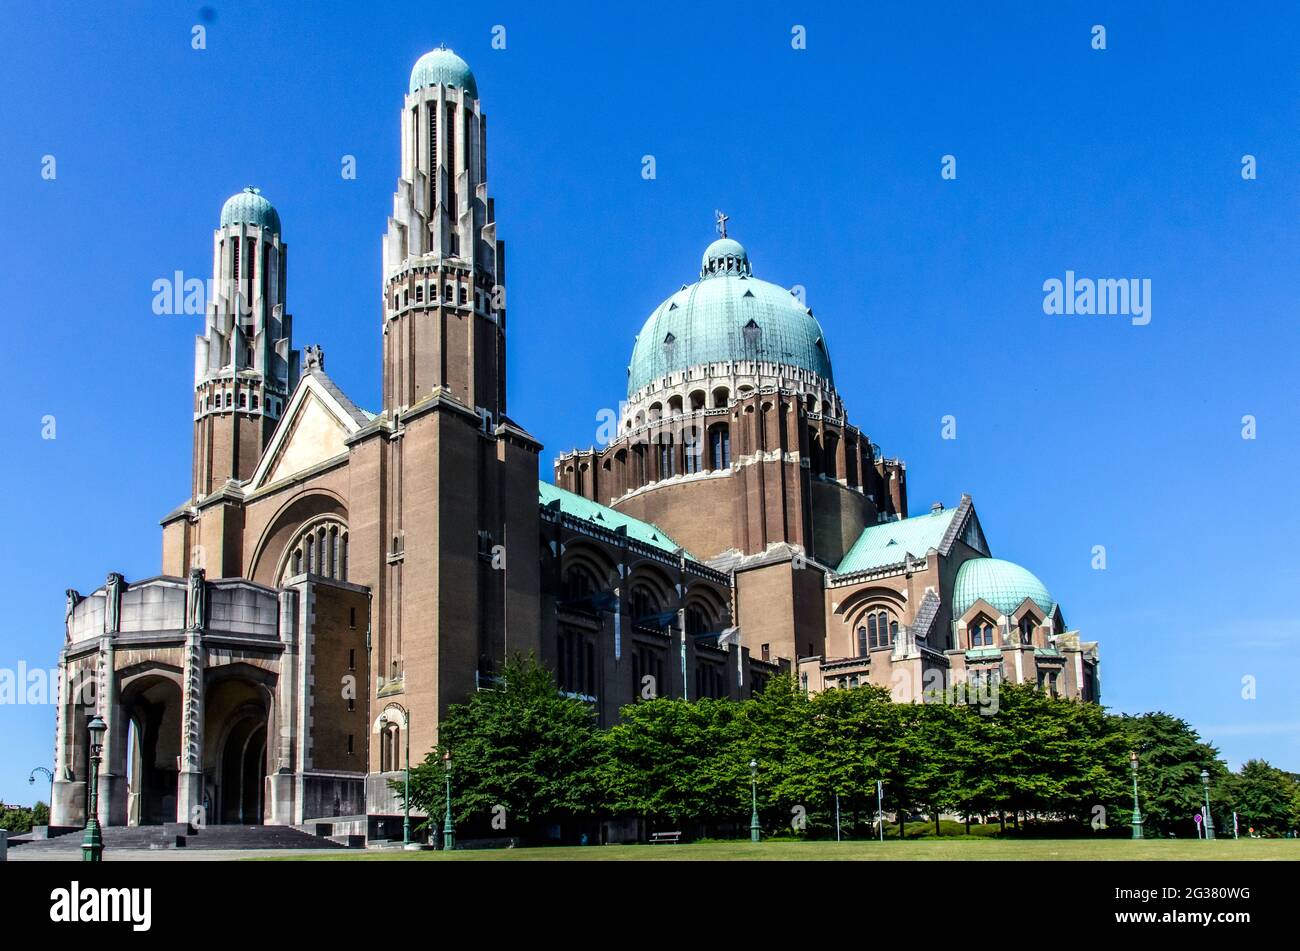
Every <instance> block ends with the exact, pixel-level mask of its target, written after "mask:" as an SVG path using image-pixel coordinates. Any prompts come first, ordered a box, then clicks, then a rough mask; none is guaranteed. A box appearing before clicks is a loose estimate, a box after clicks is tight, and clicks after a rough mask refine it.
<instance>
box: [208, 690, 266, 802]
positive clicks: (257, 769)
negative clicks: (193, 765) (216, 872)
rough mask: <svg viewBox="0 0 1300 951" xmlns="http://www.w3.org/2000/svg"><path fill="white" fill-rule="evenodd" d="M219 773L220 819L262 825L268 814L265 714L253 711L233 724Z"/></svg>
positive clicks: (217, 784)
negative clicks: (264, 817)
mask: <svg viewBox="0 0 1300 951" xmlns="http://www.w3.org/2000/svg"><path fill="white" fill-rule="evenodd" d="M220 762H221V766H220V769H219V771H218V773H217V783H216V788H217V803H216V809H217V815H218V821H219V822H222V823H225V824H232V823H233V824H235V825H260V824H261V823H262V817H263V816H264V815H265V811H264V810H265V806H266V799H265V792H264V790H265V788H266V714H265V712H252V711H250V712H249V713H248V714H247V715H245V716H242V717H241V718H240V719H239V720H238V721H237V722H236V723H234V724H233V725H232V726H231V729H230V732H229V733H228V734H227V735H226V741H225V745H224V748H223V749H222V751H221V759H220Z"/></svg>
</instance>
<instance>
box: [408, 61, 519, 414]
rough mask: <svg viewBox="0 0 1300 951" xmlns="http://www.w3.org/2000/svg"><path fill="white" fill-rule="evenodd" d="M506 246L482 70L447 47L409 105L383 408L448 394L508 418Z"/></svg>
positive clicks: (418, 71)
mask: <svg viewBox="0 0 1300 951" xmlns="http://www.w3.org/2000/svg"><path fill="white" fill-rule="evenodd" d="M504 287H505V246H504V244H503V243H502V242H501V241H498V240H497V236H496V215H495V209H494V207H493V202H492V199H491V198H490V197H488V190H487V119H486V117H484V115H483V112H482V109H481V104H480V102H479V98H478V85H477V83H476V82H475V81H474V74H473V73H471V72H470V69H469V66H468V65H467V64H466V63H465V61H464V60H463V59H461V58H460V57H459V56H457V55H456V54H455V53H453V52H452V51H451V50H449V49H446V48H443V47H439V48H438V49H436V50H433V51H432V52H429V53H426V54H425V55H424V56H422V57H420V59H419V61H418V62H417V63H416V64H415V68H414V69H413V70H412V72H411V82H410V91H409V93H408V95H407V97H406V102H405V103H404V105H403V108H402V169H401V175H400V176H399V178H398V181H397V191H396V192H395V193H394V195H393V213H392V216H391V217H390V218H389V219H388V233H387V235H386V236H385V238H384V315H385V321H384V409H385V410H387V411H390V412H392V411H399V410H401V409H403V408H405V407H408V406H412V405H414V404H415V403H417V402H419V401H420V400H422V399H424V398H426V397H428V396H429V395H431V394H432V393H433V392H435V391H436V390H438V389H439V388H441V389H442V390H444V391H446V392H447V393H448V394H449V395H450V396H451V397H452V398H454V399H456V400H457V401H459V402H460V403H463V404H464V405H465V406H468V407H469V408H470V409H472V410H474V411H475V412H478V413H480V415H483V414H486V417H487V418H489V419H490V420H491V421H492V422H495V421H496V420H497V419H498V418H499V417H500V416H501V415H502V414H503V413H504V412H505V361H506V356H505V329H506V311H505V292H504Z"/></svg>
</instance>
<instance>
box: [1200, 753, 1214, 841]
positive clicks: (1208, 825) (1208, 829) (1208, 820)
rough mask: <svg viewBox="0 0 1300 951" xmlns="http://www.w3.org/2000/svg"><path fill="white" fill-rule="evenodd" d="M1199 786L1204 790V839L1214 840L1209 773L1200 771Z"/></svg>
mask: <svg viewBox="0 0 1300 951" xmlns="http://www.w3.org/2000/svg"><path fill="white" fill-rule="evenodd" d="M1201 786H1202V787H1204V789H1205V837H1206V838H1207V839H1213V838H1214V816H1213V815H1212V814H1211V813H1210V771H1209V770H1208V769H1203V770H1201Z"/></svg>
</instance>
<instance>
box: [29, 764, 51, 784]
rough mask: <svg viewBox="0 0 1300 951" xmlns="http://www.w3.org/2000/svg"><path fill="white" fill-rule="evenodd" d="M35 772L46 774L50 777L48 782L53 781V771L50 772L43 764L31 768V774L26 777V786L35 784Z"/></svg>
mask: <svg viewBox="0 0 1300 951" xmlns="http://www.w3.org/2000/svg"><path fill="white" fill-rule="evenodd" d="M37 773H44V774H45V775H46V776H48V777H50V782H54V773H53V772H51V771H50V770H48V769H46V768H45V767H44V766H37V767H36V768H35V769H33V770H32V773H31V775H30V776H28V777H27V785H28V786H35V785H36V774H37Z"/></svg>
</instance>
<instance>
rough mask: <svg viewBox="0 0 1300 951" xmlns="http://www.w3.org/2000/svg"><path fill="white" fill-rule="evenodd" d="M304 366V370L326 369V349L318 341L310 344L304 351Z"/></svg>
mask: <svg viewBox="0 0 1300 951" xmlns="http://www.w3.org/2000/svg"><path fill="white" fill-rule="evenodd" d="M302 368H303V369H304V370H309V371H310V370H324V369H325V350H324V349H323V348H322V347H321V345H320V344H318V343H313V344H308V345H307V347H305V348H304V349H303V351H302Z"/></svg>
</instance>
